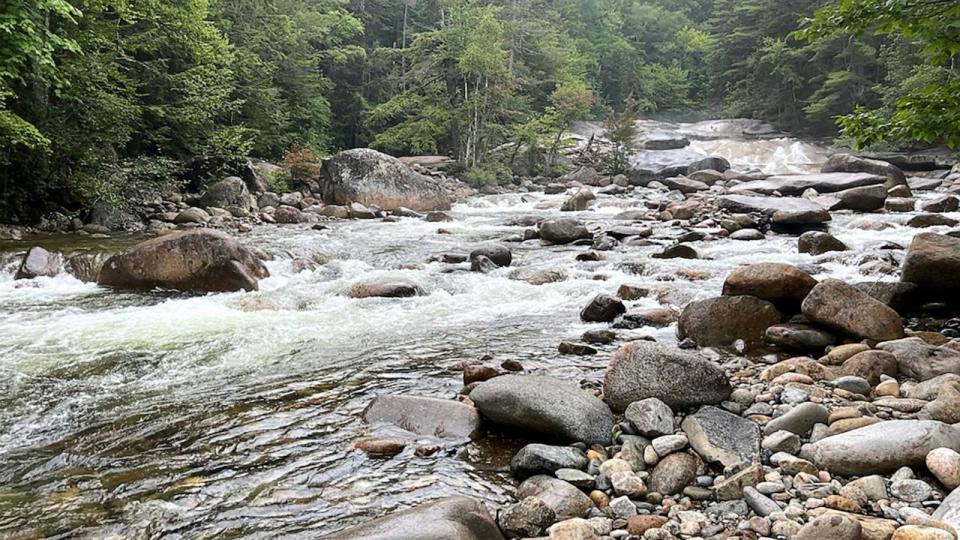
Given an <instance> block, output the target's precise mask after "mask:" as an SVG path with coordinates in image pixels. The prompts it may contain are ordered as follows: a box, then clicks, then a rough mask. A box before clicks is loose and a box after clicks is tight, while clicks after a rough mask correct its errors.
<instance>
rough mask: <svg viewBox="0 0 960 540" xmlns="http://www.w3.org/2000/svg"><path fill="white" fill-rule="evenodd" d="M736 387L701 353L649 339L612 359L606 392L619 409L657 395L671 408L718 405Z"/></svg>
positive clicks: (634, 342)
mask: <svg viewBox="0 0 960 540" xmlns="http://www.w3.org/2000/svg"><path fill="white" fill-rule="evenodd" d="M731 391H732V388H731V387H730V382H729V381H728V380H727V377H726V375H724V373H723V370H722V369H720V368H719V367H718V366H716V365H715V364H712V363H711V362H710V361H708V360H706V359H705V358H703V357H701V356H699V355H698V354H695V353H692V352H687V351H683V350H681V349H678V348H676V347H672V346H669V345H665V344H661V343H652V342H649V341H633V342H630V343H627V344H625V345H623V346H622V347H620V349H619V350H618V351H617V352H615V353H614V354H613V357H612V358H611V359H610V364H609V366H607V371H606V373H605V374H604V378H603V392H604V397H605V398H606V400H607V402H608V403H609V404H610V406H611V407H613V409H614V410H616V411H623V410H625V409H626V408H627V407H628V406H629V405H630V404H631V403H633V402H634V401H640V400H642V399H647V398H657V399H659V400H660V401H662V402H664V403H666V404H667V405H669V406H670V407H672V408H674V409H677V408H684V407H691V406H696V405H715V404H717V403H720V402H722V401H723V400H725V399H727V397H729V396H730V392H731Z"/></svg>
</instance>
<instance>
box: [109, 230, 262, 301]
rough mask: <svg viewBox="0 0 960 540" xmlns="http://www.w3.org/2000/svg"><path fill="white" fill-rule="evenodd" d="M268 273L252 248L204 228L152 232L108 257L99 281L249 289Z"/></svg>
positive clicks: (144, 286) (127, 285)
mask: <svg viewBox="0 0 960 540" xmlns="http://www.w3.org/2000/svg"><path fill="white" fill-rule="evenodd" d="M268 275H269V272H268V271H267V268H266V267H265V266H264V265H263V263H262V262H261V261H260V259H258V258H257V257H256V255H254V254H253V252H252V251H250V250H248V249H247V248H245V247H243V246H241V245H240V243H239V242H237V241H236V240H234V239H233V238H231V237H230V236H229V235H227V234H226V233H223V232H220V231H213V230H208V229H204V230H194V231H186V232H180V233H174V234H170V235H166V236H160V237H157V238H153V239H151V240H147V241H146V242H141V243H139V244H137V245H135V246H133V247H132V248H130V249H128V250H127V251H125V252H124V253H122V254H120V255H115V256H113V257H111V258H110V259H108V260H107V261H106V262H105V263H104V264H103V268H101V269H100V275H99V277H98V278H97V283H98V284H100V285H102V286H104V287H113V288H117V289H153V288H155V287H161V288H166V289H176V290H181V291H198V292H225V291H237V290H246V291H252V290H257V289H258V288H259V280H260V279H263V278H265V277H267V276H268Z"/></svg>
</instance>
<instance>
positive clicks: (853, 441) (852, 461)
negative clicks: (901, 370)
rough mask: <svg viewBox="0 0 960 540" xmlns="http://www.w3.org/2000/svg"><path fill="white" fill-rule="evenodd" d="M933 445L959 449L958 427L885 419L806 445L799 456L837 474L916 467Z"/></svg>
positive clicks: (865, 473)
mask: <svg viewBox="0 0 960 540" xmlns="http://www.w3.org/2000/svg"><path fill="white" fill-rule="evenodd" d="M937 448H951V449H953V450H960V427H958V426H951V425H949V424H944V423H943V422H936V421H932V420H888V421H885V422H878V423H876V424H873V425H869V426H866V427H862V428H859V429H855V430H853V431H848V432H846V433H841V434H839V435H833V436H831V437H827V438H825V439H821V440H819V441H817V442H815V443H813V444H811V445H807V446H805V447H804V449H803V450H802V451H801V457H803V458H805V459H807V460H809V461H811V462H813V463H814V464H815V465H816V466H817V467H819V468H821V469H826V470H827V471H830V472H831V473H833V474H838V475H841V476H862V475H868V474H885V473H890V472H893V471H896V470H897V469H899V468H900V467H920V466H923V464H924V463H925V460H926V457H927V454H929V453H930V452H931V451H932V450H935V449H937Z"/></svg>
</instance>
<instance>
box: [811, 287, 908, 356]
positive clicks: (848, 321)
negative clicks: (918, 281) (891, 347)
mask: <svg viewBox="0 0 960 540" xmlns="http://www.w3.org/2000/svg"><path fill="white" fill-rule="evenodd" d="M802 310H803V314H804V315H805V316H806V317H807V319H809V320H810V321H812V322H815V323H819V324H822V325H824V326H827V327H829V328H833V329H835V330H840V331H841V332H844V333H846V334H849V335H852V336H855V337H858V338H866V339H873V340H876V341H888V340H893V339H900V338H902V337H903V335H904V333H903V321H901V320H900V315H898V314H897V312H896V311H894V310H893V309H892V308H890V307H889V306H887V305H885V304H884V303H882V302H880V301H878V300H876V299H874V298H873V297H872V296H870V295H869V294H867V293H865V292H863V291H861V290H860V289H858V288H856V287H854V286H853V285H849V284H847V283H844V282H843V281H840V280H837V279H827V280H824V281H821V282H820V283H818V284H817V286H816V287H814V288H813V290H811V291H810V294H809V295H807V298H806V299H805V300H804V301H803V306H802Z"/></svg>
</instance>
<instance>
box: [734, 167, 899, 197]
mask: <svg viewBox="0 0 960 540" xmlns="http://www.w3.org/2000/svg"><path fill="white" fill-rule="evenodd" d="M886 181H887V179H886V177H884V176H879V175H876V174H871V173H842V172H837V173H820V174H788V175H781V176H771V177H769V178H767V179H766V180H755V181H753V182H744V183H743V184H739V185H736V186H733V187H732V188H730V192H731V193H743V192H751V193H759V194H761V195H772V194H774V193H780V194H781V195H784V196H788V197H799V196H800V195H802V194H803V192H804V191H806V190H808V189H814V190H816V191H817V193H836V192H838V191H844V190H847V189H852V188H857V187H863V186H876V185H883V184H884V183H886Z"/></svg>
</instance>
